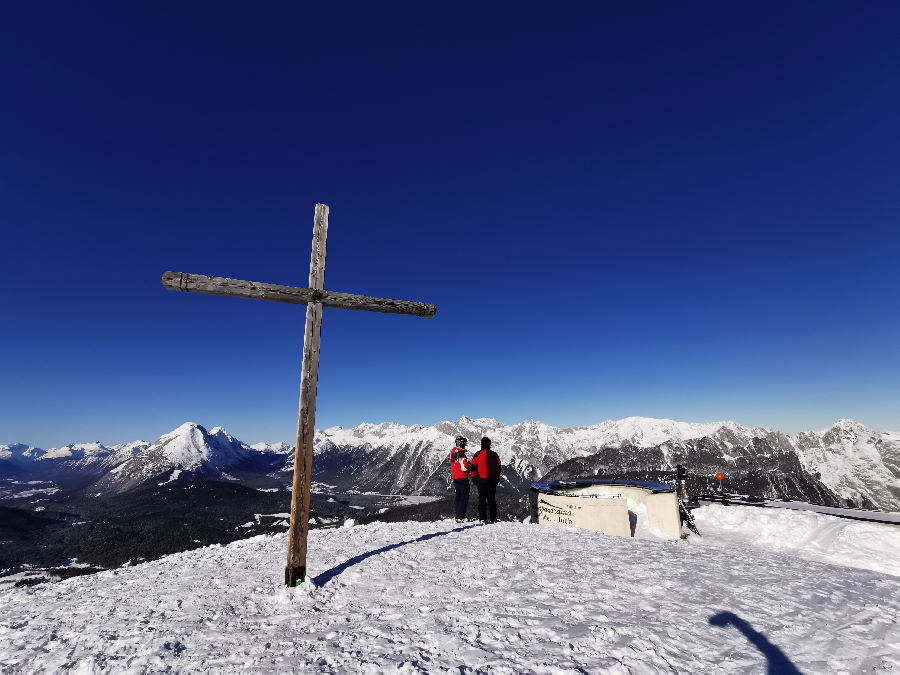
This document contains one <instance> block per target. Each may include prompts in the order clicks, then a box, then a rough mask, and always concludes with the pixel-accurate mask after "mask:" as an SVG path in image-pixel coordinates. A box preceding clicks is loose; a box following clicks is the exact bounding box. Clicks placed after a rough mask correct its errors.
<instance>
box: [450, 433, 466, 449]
mask: <svg viewBox="0 0 900 675" xmlns="http://www.w3.org/2000/svg"><path fill="white" fill-rule="evenodd" d="M453 442H454V443H456V447H458V448H461V447H463V446H464V445H465V444H466V443H468V442H469V439H467V438H466V437H465V436H457V437H456V438H455V439H454V440H453Z"/></svg>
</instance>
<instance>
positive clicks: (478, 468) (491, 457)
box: [470, 436, 500, 523]
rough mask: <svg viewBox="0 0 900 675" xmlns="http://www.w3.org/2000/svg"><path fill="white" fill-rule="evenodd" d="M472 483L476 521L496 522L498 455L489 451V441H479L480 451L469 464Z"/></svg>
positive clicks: (498, 473) (486, 439)
mask: <svg viewBox="0 0 900 675" xmlns="http://www.w3.org/2000/svg"><path fill="white" fill-rule="evenodd" d="M470 466H471V467H472V482H473V483H475V487H476V488H478V519H479V520H481V522H482V523H496V522H497V483H498V482H499V481H500V455H498V454H497V453H496V452H494V451H493V450H491V439H490V438H488V437H487V436H485V437H484V438H482V439H481V450H479V451H478V452H476V453H475V456H474V457H472V461H471V462H470Z"/></svg>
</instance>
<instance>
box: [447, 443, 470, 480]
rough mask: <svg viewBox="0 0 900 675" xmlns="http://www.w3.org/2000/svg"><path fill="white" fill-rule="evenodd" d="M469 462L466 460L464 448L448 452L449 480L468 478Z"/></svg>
mask: <svg viewBox="0 0 900 675" xmlns="http://www.w3.org/2000/svg"><path fill="white" fill-rule="evenodd" d="M469 470H470V469H469V460H468V459H467V458H466V451H465V449H464V448H458V447H457V448H453V449H452V450H451V451H450V477H451V478H454V479H455V478H468V477H469Z"/></svg>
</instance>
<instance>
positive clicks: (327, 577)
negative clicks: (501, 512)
mask: <svg viewBox="0 0 900 675" xmlns="http://www.w3.org/2000/svg"><path fill="white" fill-rule="evenodd" d="M473 527H475V525H466V526H465V527H454V528H453V529H452V530H444V531H443V532H432V533H431V534H423V535H422V536H421V537H418V538H417V539H410V540H409V541H400V542H397V543H396V544H388V545H387V546H382V547H381V548H376V549H375V550H374V551H367V552H366V553H360V554H359V555H355V556H353V557H352V558H350V559H348V560H346V561H344V562H342V563H341V564H340V565H335V566H334V567H332V568H331V569H330V570H325V571H324V572H322V573H321V574H320V575H319V576H317V577H315V578H314V579H313V583H315V585H316V586H324V585H325V584H327V583H328V582H329V581H331V580H332V579H334V578H335V577H336V576H337V575H338V574H340V573H341V572H343V571H344V570H346V569H347V568H348V567H353V565H356V564H357V563H361V562H362V561H363V560H365V559H366V558H371V557H372V556H373V555H378V554H379V553H386V552H387V551H391V550H393V549H395V548H400V547H401V546H406V545H407V544H416V543H418V542H420V541H428V540H429V539H434V538H435V537H442V536H444V535H445V534H450V533H452V532H462V531H463V530H468V529H471V528H473Z"/></svg>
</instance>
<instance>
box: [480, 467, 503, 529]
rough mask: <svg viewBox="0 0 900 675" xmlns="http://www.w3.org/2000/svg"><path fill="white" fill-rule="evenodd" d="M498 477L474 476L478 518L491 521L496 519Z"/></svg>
mask: <svg viewBox="0 0 900 675" xmlns="http://www.w3.org/2000/svg"><path fill="white" fill-rule="evenodd" d="M499 480H500V479H499V478H476V479H475V487H477V488H478V519H479V520H481V521H488V522H493V521H495V520H497V483H498V482H499Z"/></svg>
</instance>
